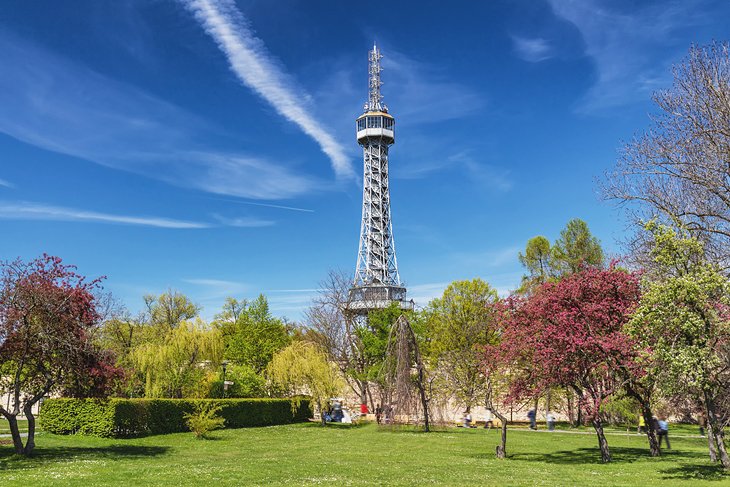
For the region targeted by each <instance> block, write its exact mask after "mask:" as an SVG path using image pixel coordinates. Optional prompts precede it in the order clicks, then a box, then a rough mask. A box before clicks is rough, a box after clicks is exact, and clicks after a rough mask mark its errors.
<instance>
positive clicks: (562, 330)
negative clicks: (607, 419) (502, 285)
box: [497, 265, 641, 462]
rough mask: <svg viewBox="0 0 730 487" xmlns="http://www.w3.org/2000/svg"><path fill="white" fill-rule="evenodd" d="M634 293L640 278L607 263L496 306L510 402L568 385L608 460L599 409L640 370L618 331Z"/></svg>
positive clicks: (635, 297)
mask: <svg viewBox="0 0 730 487" xmlns="http://www.w3.org/2000/svg"><path fill="white" fill-rule="evenodd" d="M639 298H640V287H639V276H638V275H637V274H634V273H629V272H625V271H623V270H620V269H617V268H616V267H615V266H613V265H612V266H610V267H609V268H608V269H598V268H584V269H583V270H582V271H580V272H577V273H575V274H572V275H569V276H567V277H565V278H564V279H562V280H561V281H558V282H548V283H545V284H544V285H542V286H540V287H539V288H538V289H537V290H536V292H535V293H534V294H533V295H531V296H530V297H527V298H519V297H513V298H510V299H508V300H505V301H504V302H502V303H501V304H498V305H497V310H498V313H499V316H500V318H499V319H500V321H501V323H502V328H503V334H502V342H501V345H500V347H499V355H500V359H501V362H502V364H503V367H507V368H509V370H510V371H511V373H512V374H513V376H512V378H511V380H510V388H509V394H508V400H518V399H523V398H528V397H534V396H535V394H536V393H538V392H539V391H543V390H546V389H547V388H549V387H565V388H570V389H572V390H573V391H575V393H576V394H577V396H578V398H579V405H580V407H581V408H582V409H583V411H584V412H585V414H586V416H587V418H588V419H589V420H590V421H591V423H592V425H593V427H594V429H595V431H596V435H597V436H598V445H599V448H600V450H601V459H602V460H603V461H604V462H609V461H611V453H610V451H609V448H608V442H607V441H606V436H605V434H604V432H603V424H602V422H601V417H600V414H599V413H600V410H601V406H602V405H603V404H604V402H605V401H606V399H607V398H608V397H609V396H611V394H613V393H614V392H616V391H618V390H619V389H621V388H622V386H623V385H624V384H625V383H626V381H627V379H628V377H627V373H628V374H629V375H630V374H640V373H641V371H640V370H637V368H636V367H635V364H636V363H637V362H636V360H635V356H636V352H635V344H634V341H633V340H632V339H631V338H630V337H629V336H628V335H627V334H626V333H624V331H623V327H624V325H625V324H626V323H627V322H628V320H629V319H630V318H631V314H632V312H633V311H634V309H635V308H636V306H637V303H638V301H639Z"/></svg>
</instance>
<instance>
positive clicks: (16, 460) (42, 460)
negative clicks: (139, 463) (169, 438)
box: [0, 445, 169, 471]
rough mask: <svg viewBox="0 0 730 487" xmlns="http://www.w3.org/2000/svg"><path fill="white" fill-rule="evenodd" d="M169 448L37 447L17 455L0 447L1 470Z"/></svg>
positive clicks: (142, 454)
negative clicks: (25, 454) (26, 453)
mask: <svg viewBox="0 0 730 487" xmlns="http://www.w3.org/2000/svg"><path fill="white" fill-rule="evenodd" d="M168 450H169V448H168V447H166V446H141V445H109V446H100V447H75V446H72V447H66V446H58V447H36V448H35V450H33V454H32V455H30V456H29V457H25V456H22V455H16V454H15V451H14V450H13V449H11V448H3V449H0V471H3V470H13V469H21V468H28V467H29V466H40V465H44V464H49V463H58V462H64V461H68V460H70V459H73V458H84V459H87V460H95V459H101V458H104V459H109V460H118V459H119V460H121V459H125V458H135V457H156V456H160V455H164V454H165V453H167V452H168Z"/></svg>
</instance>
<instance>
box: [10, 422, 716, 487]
mask: <svg viewBox="0 0 730 487" xmlns="http://www.w3.org/2000/svg"><path fill="white" fill-rule="evenodd" d="M498 434H499V432H498V430H484V429H468V430H465V429H462V428H450V429H445V430H443V431H438V432H434V433H430V434H424V433H420V432H415V431H412V430H389V429H379V428H378V427H377V426H375V425H372V424H369V425H365V426H360V427H344V426H330V427H327V428H322V427H320V426H318V425H316V424H298V425H288V426H273V427H268V428H249V429H238V430H223V431H218V432H215V433H213V434H212V436H213V439H211V440H196V439H195V438H194V437H193V435H192V433H179V434H172V435H164V436H152V437H147V438H140V439H133V440H107V439H100V438H90V437H80V436H55V435H51V434H43V433H42V434H40V435H39V436H38V438H37V445H38V447H37V450H36V454H35V455H34V456H33V457H32V458H20V457H17V456H15V455H13V454H12V449H11V448H10V446H9V445H0V485H2V486H6V485H20V484H22V485H84V486H87V487H88V486H90V485H132V484H133V485H180V486H185V485H191V486H192V485H195V486H197V485H272V484H273V485H284V484H287V485H311V484H326V485H499V486H505V485H590V486H591V487H595V486H602V485H641V486H642V487H645V486H651V485H662V486H667V485H684V484H686V483H687V482H688V481H693V485H694V484H696V485H717V486H720V485H730V476H729V475H727V474H724V473H723V472H722V470H721V469H719V468H717V466H715V465H713V464H711V463H710V462H709V460H708V458H707V453H706V442H705V440H704V439H703V438H699V437H692V438H679V437H676V438H673V439H672V450H671V451H665V453H666V454H665V455H664V456H663V457H662V458H660V459H652V458H650V457H648V452H647V448H646V446H645V442H646V440H645V438H644V437H643V436H639V435H636V434H629V435H626V434H619V433H613V434H610V435H609V436H608V441H609V444H610V446H611V450H612V453H613V455H614V462H613V463H611V464H608V465H603V464H601V463H600V461H599V453H598V450H597V448H596V439H595V436H594V435H588V434H576V433H567V432H566V433H563V432H555V433H547V432H539V431H538V432H533V431H525V430H515V431H510V433H509V439H508V456H509V458H508V459H506V460H497V459H496V458H495V457H494V448H495V446H496V444H497V442H498Z"/></svg>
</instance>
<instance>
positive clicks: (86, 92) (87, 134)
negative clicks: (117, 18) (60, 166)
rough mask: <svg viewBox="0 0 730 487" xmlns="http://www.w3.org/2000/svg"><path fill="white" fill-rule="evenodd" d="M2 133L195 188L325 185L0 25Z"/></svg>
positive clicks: (284, 193)
mask: <svg viewBox="0 0 730 487" xmlns="http://www.w3.org/2000/svg"><path fill="white" fill-rule="evenodd" d="M0 66H2V73H1V74H0V106H2V110H0V132H3V133H5V134H7V135H9V136H11V137H14V138H16V139H18V140H21V141H23V142H26V143H28V144H32V145H35V146H38V147H41V148H43V149H46V150H51V151H55V152H59V153H63V154H68V155H71V156H75V157H79V158H82V159H86V160H88V161H92V162H96V163H99V164H103V165H106V166H110V167H114V168H117V169H122V170H126V171H130V172H135V173H138V174H143V175H145V176H148V177H152V178H156V179H160V180H164V181H166V182H168V183H170V184H174V185H177V186H181V187H186V188H195V189H200V190H203V191H207V192H211V193H216V194H223V195H230V196H238V197H243V198H252V199H284V198H291V197H294V196H297V195H301V194H304V193H308V192H311V191H313V190H316V189H321V188H323V187H324V186H325V185H324V184H323V183H322V182H318V181H316V180H315V179H313V178H312V177H310V176H308V175H306V174H302V173H301V171H295V170H293V169H291V168H289V167H287V166H285V165H283V164H282V163H281V161H276V162H273V161H271V160H268V159H266V158H263V157H257V156H253V155H251V154H246V153H242V152H236V151H231V152H222V151H220V150H219V149H217V148H214V147H210V146H209V145H208V143H206V142H205V140H207V135H211V134H217V135H220V134H219V132H218V129H217V128H214V127H212V126H211V125H210V124H208V123H207V122H205V121H203V120H200V119H199V118H198V117H196V116H194V115H192V114H190V113H188V112H186V111H185V110H183V109H181V108H180V107H177V106H175V105H173V104H170V103H168V102H166V101H164V100H161V99H159V98H157V97H154V96H151V95H149V94H148V93H145V92H143V91H140V90H139V89H137V88H135V87H133V86H130V85H128V84H125V83H121V82H118V81H116V80H114V79H111V78H109V77H107V76H103V75H101V74H99V73H97V72H94V71H92V70H90V69H89V68H87V67H85V66H83V65H80V64H78V63H75V62H73V61H70V60H68V59H65V58H63V57H60V56H58V55H56V54H54V53H52V52H49V51H47V50H45V49H42V48H40V47H37V46H35V45H33V44H32V43H30V42H27V41H25V40H24V39H22V38H19V37H16V36H13V35H11V34H9V33H8V32H7V31H2V32H0Z"/></svg>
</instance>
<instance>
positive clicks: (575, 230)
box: [550, 218, 603, 276]
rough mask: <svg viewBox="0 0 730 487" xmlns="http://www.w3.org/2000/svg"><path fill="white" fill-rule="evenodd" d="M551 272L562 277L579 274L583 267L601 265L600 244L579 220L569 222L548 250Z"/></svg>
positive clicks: (584, 223) (585, 224)
mask: <svg viewBox="0 0 730 487" xmlns="http://www.w3.org/2000/svg"><path fill="white" fill-rule="evenodd" d="M550 263H551V265H552V272H553V273H554V274H555V275H556V276H564V275H567V274H573V273H576V272H579V271H580V270H581V269H582V268H583V267H584V266H597V267H600V266H602V265H603V249H602V248H601V243H600V242H599V241H598V239H597V238H596V237H594V236H593V235H592V234H591V231H590V230H589V229H588V224H587V223H586V222H584V221H583V220H581V219H579V218H574V219H572V220H570V221H569V222H568V223H567V224H566V225H565V228H564V229H563V230H562V231H561V232H560V238H558V239H557V240H556V241H555V243H554V244H553V246H552V248H551V249H550Z"/></svg>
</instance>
